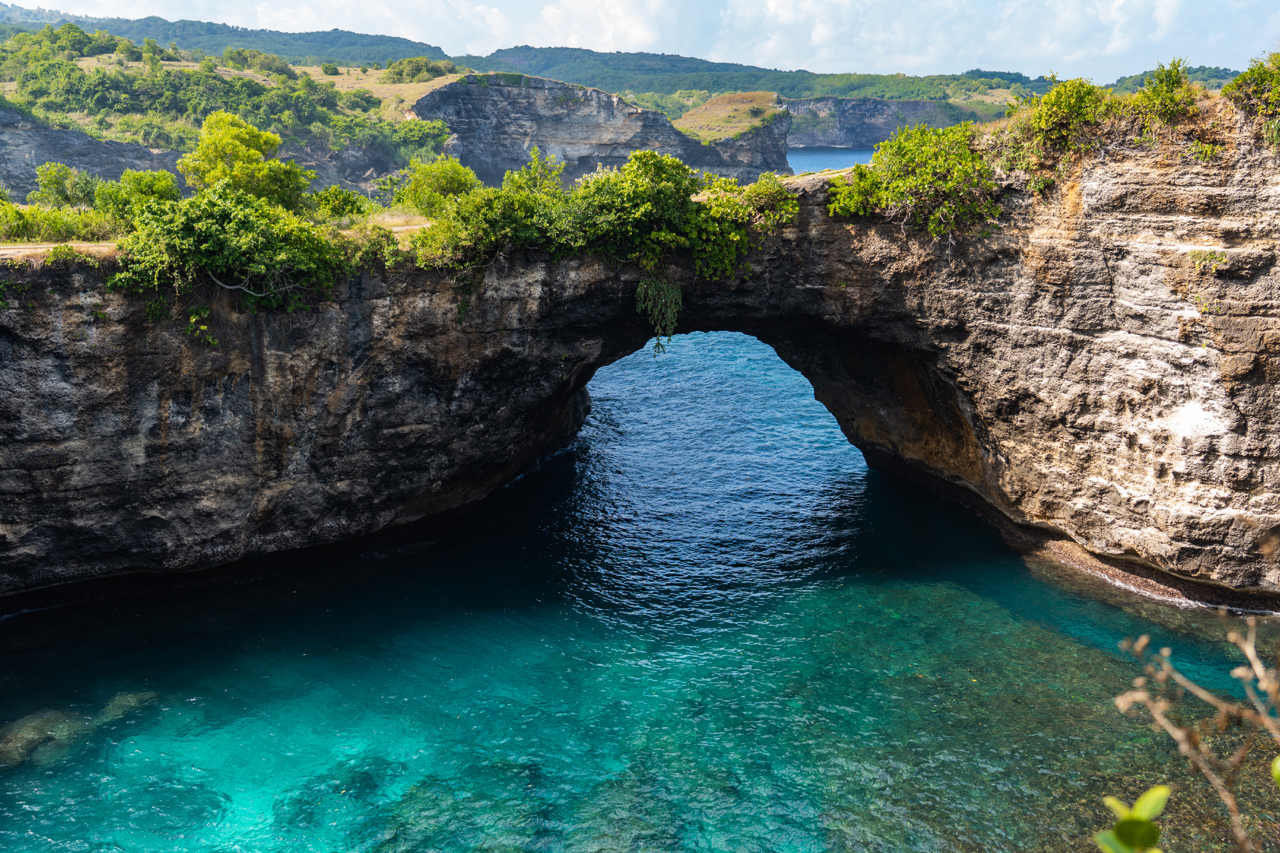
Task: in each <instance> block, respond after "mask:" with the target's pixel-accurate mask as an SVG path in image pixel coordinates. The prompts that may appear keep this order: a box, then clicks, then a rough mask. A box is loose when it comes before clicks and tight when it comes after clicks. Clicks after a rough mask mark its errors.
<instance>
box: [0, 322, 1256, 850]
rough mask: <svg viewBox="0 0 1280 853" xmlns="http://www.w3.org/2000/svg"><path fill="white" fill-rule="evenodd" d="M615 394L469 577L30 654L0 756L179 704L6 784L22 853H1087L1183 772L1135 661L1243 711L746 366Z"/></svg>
mask: <svg viewBox="0 0 1280 853" xmlns="http://www.w3.org/2000/svg"><path fill="white" fill-rule="evenodd" d="M591 389H592V392H593V394H594V398H595V409H594V412H593V414H592V415H591V418H590V420H589V422H588V424H587V426H586V428H585V429H584V430H583V433H582V436H581V438H580V440H579V441H578V442H577V443H575V444H574V445H572V446H571V447H570V448H568V449H567V450H565V451H564V452H562V453H560V454H558V455H555V456H553V457H551V458H549V459H547V460H546V461H545V462H543V463H542V464H541V466H540V467H539V468H538V469H537V470H535V471H533V472H531V473H529V474H527V475H526V476H524V477H523V478H521V479H520V480H518V481H517V482H515V483H513V484H511V485H510V486H509V487H507V488H506V489H504V490H502V492H501V493H500V494H498V495H497V496H496V497H495V498H494V499H493V500H492V501H490V502H489V503H488V504H487V505H486V506H485V507H484V508H483V510H482V512H481V514H480V515H479V516H478V517H476V518H474V519H472V520H471V521H470V522H467V523H466V524H464V525H463V526H462V528H461V529H460V531H459V532H458V533H457V534H456V535H455V536H454V537H453V538H451V539H450V540H448V541H447V542H446V543H445V544H443V545H434V546H419V547H418V548H416V549H409V550H405V551H401V552H399V553H395V554H383V555H368V556H366V557H364V558H361V559H359V560H353V561H351V562H350V565H345V566H343V567H342V568H341V570H340V571H338V572H337V573H336V574H335V573H318V574H316V575H315V576H313V577H308V578H305V579H304V578H294V579H286V580H283V581H281V580H277V581H273V582H271V583H266V584H258V585H246V586H244V587H241V588H239V589H237V590H232V591H231V592H230V593H224V594H222V595H221V596H218V595H211V596H210V597H209V599H208V601H207V602H206V601H205V600H203V599H201V600H197V601H187V602H186V603H185V604H182V605H175V606H174V607H173V608H172V610H170V609H168V608H161V610H162V611H163V612H160V613H151V614H146V613H139V614H135V615H134V616H132V617H129V618H124V617H121V618H119V619H118V620H117V622H118V624H115V625H113V626H111V627H109V628H103V629H99V630H95V631H93V632H90V633H82V634H79V635H69V636H67V637H66V638H62V639H54V640H50V641H48V642H46V643H45V644H44V645H41V646H39V647H36V648H30V649H27V650H23V651H10V652H9V653H7V654H6V655H5V660H4V668H3V671H2V673H0V691H2V693H0V721H7V720H16V719H18V718H20V717H23V716H25V715H28V714H31V713H32V712H35V711H39V710H42V709H56V710H63V711H69V712H74V713H77V714H81V715H94V714H97V713H98V712H99V710H100V709H101V708H102V707H103V706H104V705H105V704H106V703H107V702H108V701H109V700H110V699H111V697H113V696H115V695H116V694H118V693H120V692H127V691H154V692H155V693H156V694H157V695H158V698H157V699H156V701H155V702H153V703H151V704H149V705H146V706H144V707H142V708H141V709H138V710H135V711H133V712H132V713H129V714H127V715H125V716H123V717H121V718H120V719H118V720H114V721H108V722H104V723H102V724H101V725H99V726H98V727H97V728H96V729H95V730H93V731H92V732H89V733H87V734H85V735H83V736H82V737H81V738H80V739H79V740H78V741H77V742H75V743H74V744H73V745H72V747H71V748H70V749H69V750H67V751H66V752H65V753H62V754H57V753H49V754H38V755H37V758H38V760H37V761H33V762H28V763H27V764H24V765H23V766H20V767H17V768H12V769H9V770H0V849H3V850H6V851H42V853H43V852H44V851H131V852H132V851H208V853H215V852H216V853H229V851H243V853H284V851H289V852H290V853H303V852H304V851H314V853H333V851H374V850H376V851H381V852H382V853H385V851H410V850H412V851H476V850H486V851H498V850H503V851H516V850H523V851H606V850H607V851H613V850H617V851H632V850H634V851H639V850H645V851H669V852H670V853H674V851H769V853H780V852H781V851H786V852H787V853H790V851H828V850H833V851H854V850H859V851H861V850H877V851H881V850H882V851H912V850H918V851H943V850H965V851H1006V850H1007V851H1023V850H1030V849H1035V850H1085V849H1089V845H1088V842H1087V841H1086V840H1085V839H1087V835H1088V833H1089V832H1090V831H1092V830H1094V829H1097V828H1098V826H1099V825H1100V823H1101V821H1102V820H1103V819H1104V817H1105V814H1106V812H1105V810H1104V809H1103V808H1102V807H1101V804H1100V802H1099V800H1100V797H1101V796H1102V794H1103V793H1108V792H1123V791H1125V790H1131V789H1133V786H1134V785H1138V783H1139V782H1141V786H1140V787H1145V785H1146V784H1149V783H1150V782H1154V781H1156V780H1158V779H1163V778H1166V777H1167V774H1169V773H1171V772H1173V771H1172V770H1171V768H1173V767H1174V766H1175V765H1177V764H1178V762H1177V760H1176V758H1175V756H1174V755H1173V753H1172V750H1171V747H1170V746H1169V745H1168V744H1165V743H1163V742H1162V741H1161V740H1160V739H1158V738H1156V737H1155V736H1154V735H1153V734H1152V733H1151V732H1150V730H1149V729H1148V728H1146V727H1145V726H1143V725H1142V724H1141V723H1140V722H1139V721H1130V720H1126V718H1124V717H1122V716H1120V715H1119V714H1118V713H1117V712H1116V710H1115V708H1114V706H1113V705H1112V703H1111V701H1110V700H1111V697H1112V696H1114V694H1115V693H1117V692H1119V691H1120V690H1122V689H1124V687H1125V685H1126V683H1127V681H1128V680H1129V679H1130V678H1132V677H1133V675H1134V674H1135V668H1134V666H1133V664H1132V663H1131V662H1129V661H1128V660H1126V659H1125V658H1124V657H1123V656H1122V655H1121V654H1120V653H1119V652H1118V651H1117V650H1116V644H1117V642H1118V641H1119V640H1120V639H1122V638H1124V637H1126V636H1134V635H1136V634H1138V633H1143V632H1148V633H1151V634H1153V635H1154V636H1155V639H1156V642H1157V644H1165V643H1167V644H1168V645H1171V646H1174V647H1175V648H1176V649H1177V654H1178V659H1179V660H1180V661H1181V662H1182V663H1183V664H1184V665H1185V667H1186V668H1187V669H1189V670H1190V671H1191V672H1192V673H1193V674H1195V675H1197V676H1198V677H1200V678H1202V679H1204V680H1206V681H1210V682H1212V683H1215V684H1217V685H1219V686H1223V685H1224V682H1223V680H1222V678H1223V677H1222V675H1221V673H1222V672H1223V671H1224V670H1225V669H1227V668H1228V667H1229V666H1230V665H1231V663H1230V661H1229V659H1228V657H1227V656H1226V652H1225V650H1224V644H1223V643H1222V642H1221V641H1220V640H1218V639H1217V638H1218V637H1219V636H1220V634H1221V631H1220V629H1219V627H1218V626H1217V625H1216V624H1215V623H1214V620H1213V619H1212V618H1211V617H1208V616H1206V615H1204V614H1202V613H1200V612H1197V611H1183V610H1177V609H1174V608H1170V607H1166V606H1164V605H1161V604H1158V603H1154V602H1148V601H1142V600H1136V599H1133V598H1132V597H1130V596H1129V595H1127V594H1124V593H1120V592H1117V591H1115V590H1112V589H1111V588H1109V587H1106V586H1101V585H1099V584H1098V583H1096V582H1094V581H1091V580H1089V579H1085V578H1080V577H1076V576H1073V575H1071V574H1070V573H1065V572H1059V571H1058V570H1055V569H1053V568H1052V567H1047V566H1036V565H1028V564H1027V563H1026V562H1024V561H1023V559H1022V558H1021V557H1019V556H1018V555H1017V554H1016V553H1014V552H1012V551H1010V550H1009V549H1008V548H1007V547H1005V546H1004V544H1003V543H1002V542H1001V540H1000V539H999V538H998V537H997V536H996V534H995V533H994V532H992V531H991V530H989V529H988V528H986V527H985V526H983V525H982V524H981V523H980V522H978V521H977V520H975V518H974V517H973V516H972V515H971V514H969V513H968V512H967V511H965V510H963V509H961V508H959V507H957V506H954V505H952V504H950V503H947V502H945V501H942V500H940V499H937V498H934V497H932V496H930V495H928V494H925V493H922V492H920V491H919V490H916V489H914V488H910V487H907V486H904V485H901V484H899V483H897V482H894V481H892V480H889V479H886V478H884V477H882V476H880V475H878V474H876V473H874V472H872V471H869V470H868V469H867V468H866V466H865V465H864V463H863V461H862V458H861V456H860V455H859V453H858V452H857V451H856V450H855V449H854V448H853V447H851V446H850V445H849V444H848V443H847V442H846V441H845V439H844V438H843V436H842V435H841V433H840V431H839V429H838V428H837V426H836V424H835V422H834V420H833V418H832V417H831V416H830V414H829V413H827V411H826V410H825V409H824V408H823V407H822V406H821V405H820V404H818V403H816V402H815V401H814V400H813V398H812V390H811V388H810V387H809V386H808V383H807V382H806V381H805V380H804V379H803V378H802V377H801V376H799V375H798V374H796V373H794V372H792V371H791V370H790V369H789V368H787V367H786V366H785V365H783V364H782V362H781V361H780V360H779V359H778V358H777V357H776V356H775V355H774V354H773V352H772V350H770V349H769V348H768V347H767V346H765V345H763V344H760V343H758V342H756V341H754V340H753V339H750V338H747V337H744V336H741V335H733V334H727V333H722V334H713V335H702V334H699V335H688V336H683V337H680V338H677V339H676V340H675V341H673V342H672V345H671V346H670V347H669V351H668V353H667V354H665V355H663V356H661V357H658V358H654V357H653V356H652V355H651V354H650V353H648V352H641V353H637V354H636V355H634V356H631V357H630V358H628V359H625V360H623V361H621V362H619V363H617V364H615V365H613V366H611V367H610V368H607V369H605V370H603V371H601V372H600V374H599V375H598V376H597V378H596V379H595V381H593V383H592V385H591ZM228 595H232V596H235V599H236V603H235V604H234V605H229V604H228V603H227V601H228ZM42 618H45V619H46V621H47V620H48V619H52V618H55V617H51V616H46V617H42ZM54 627H55V628H56V624H55V626H54ZM44 630H46V631H48V630H49V626H48V625H47V624H46V625H45V626H44ZM53 633H54V634H55V635H56V634H57V631H56V630H54V631H53ZM1126 784H1128V785H1129V788H1125V785H1126ZM1176 805H1177V795H1175V802H1174V807H1176Z"/></svg>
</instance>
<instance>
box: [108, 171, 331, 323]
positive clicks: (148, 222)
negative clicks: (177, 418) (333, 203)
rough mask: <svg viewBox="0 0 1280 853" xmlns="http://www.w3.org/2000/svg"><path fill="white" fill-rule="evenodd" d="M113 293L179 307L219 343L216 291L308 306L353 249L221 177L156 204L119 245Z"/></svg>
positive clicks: (166, 308)
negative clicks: (213, 314)
mask: <svg viewBox="0 0 1280 853" xmlns="http://www.w3.org/2000/svg"><path fill="white" fill-rule="evenodd" d="M120 265H121V271H120V272H119V273H117V274H115V275H113V276H112V277H111V279H110V281H109V282H108V286H109V287H110V288H111V289H112V290H117V291H122V292H125V293H137V294H140V295H142V296H143V297H145V298H147V299H148V308H147V311H148V315H149V316H150V317H152V319H159V318H160V317H163V316H165V315H167V314H168V313H170V310H176V311H178V312H180V313H181V315H182V316H184V317H188V318H189V326H188V331H189V332H190V333H191V334H193V335H195V336H196V337H197V338H199V339H202V340H204V341H206V342H207V343H213V344H216V343H217V342H216V340H214V339H213V338H212V337H211V336H210V335H209V334H208V330H207V329H203V330H202V329H201V325H202V323H201V322H199V321H201V320H202V319H203V317H204V316H205V315H207V314H208V308H207V307H204V306H203V305H200V304H197V303H203V302H207V299H208V296H209V294H210V293H212V292H214V291H216V290H217V289H222V290H227V291H231V292H234V293H236V294H238V295H239V297H240V303H241V304H242V305H244V306H245V307H247V308H248V309H249V310H251V311H254V310H257V309H259V308H283V309H285V310H287V311H295V310H298V309H303V308H306V307H307V305H308V304H309V302H310V301H311V300H312V299H315V298H321V297H323V296H325V295H327V294H328V293H329V291H330V290H331V289H332V288H333V286H334V284H336V283H337V282H338V281H339V279H340V278H341V277H342V276H344V275H346V274H347V272H348V271H349V268H350V264H349V261H348V253H347V247H346V246H345V245H344V243H343V241H341V240H340V239H336V238H335V236H334V235H332V234H329V233H327V232H325V231H323V230H322V229H321V228H319V227H318V226H315V225H313V224H311V223H309V222H307V221H305V220H303V219H301V218H300V217H298V216H297V215H295V214H293V213H290V212H289V211H286V210H284V209H282V208H280V207H277V206H276V205H274V204H271V203H270V202H269V201H266V200H265V199H261V198H256V197H254V196H252V195H250V194H248V193H246V192H243V191H241V190H238V189H236V188H235V187H234V186H232V185H231V183H230V182H229V181H220V182H219V183H217V184H215V185H214V186H212V187H210V188H209V189H207V190H205V191H204V192H201V193H200V194H198V195H196V196H195V197H194V198H190V199H187V200H185V201H180V202H170V203H168V204H157V205H152V206H150V207H148V208H146V209H144V210H143V211H142V212H141V214H140V216H139V218H138V229H137V231H135V232H134V233H133V234H130V235H129V236H128V237H126V238H125V239H124V240H122V241H121V242H120Z"/></svg>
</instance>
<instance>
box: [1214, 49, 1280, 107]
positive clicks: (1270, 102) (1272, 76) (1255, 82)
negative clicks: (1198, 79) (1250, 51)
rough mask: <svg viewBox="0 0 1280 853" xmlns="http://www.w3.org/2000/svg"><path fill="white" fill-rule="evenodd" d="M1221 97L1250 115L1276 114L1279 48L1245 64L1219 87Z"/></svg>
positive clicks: (1279, 87)
mask: <svg viewBox="0 0 1280 853" xmlns="http://www.w3.org/2000/svg"><path fill="white" fill-rule="evenodd" d="M1222 94H1223V97H1225V98H1227V99H1229V100H1230V101H1231V102H1232V103H1233V104H1235V105H1236V106H1238V107H1239V108H1240V109H1242V110H1244V111H1245V112H1247V113H1249V114H1250V115H1255V116H1262V117H1264V118H1265V117H1271V116H1280V51H1277V52H1276V53H1272V54H1270V55H1268V56H1266V57H1265V58H1262V59H1255V60H1253V61H1252V62H1250V63H1249V69H1248V70H1247V71H1245V72H1244V73H1243V74H1241V75H1240V76H1239V77H1237V78H1236V79H1234V80H1232V81H1231V82H1230V83H1228V84H1227V85H1226V86H1224V87H1223V89H1222Z"/></svg>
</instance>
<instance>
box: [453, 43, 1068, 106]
mask: <svg viewBox="0 0 1280 853" xmlns="http://www.w3.org/2000/svg"><path fill="white" fill-rule="evenodd" d="M456 61H457V62H460V63H463V64H465V65H467V66H468V67H470V68H475V69H477V70H479V71H521V72H524V73H526V74H534V75H537V76H539V77H550V78H552V79H555V80H564V81H565V82H568V83H579V84H581V85H583V86H593V87H595V88H598V89H604V90H605V91H606V92H632V93H634V92H640V93H646V94H645V97H648V96H650V95H652V96H654V97H657V96H661V95H675V94H676V93H678V92H682V91H684V92H690V91H706V92H721V93H724V92H759V91H768V92H777V93H778V94H780V95H782V96H784V97H787V98H816V97H825V96H829V95H831V96H836V97H841V98H894V99H909V100H930V101H945V100H951V99H960V98H964V97H966V96H969V95H972V94H975V93H980V92H986V91H989V90H991V89H1012V90H1015V91H1021V90H1027V91H1032V92H1041V91H1047V90H1048V88H1049V86H1050V85H1051V84H1050V81H1049V80H1047V79H1046V78H1043V77H1041V78H1037V79H1035V80H1032V79H1031V78H1029V77H1026V76H1024V75H1022V74H1014V73H1011V72H992V71H981V70H977V69H975V70H973V71H968V72H965V73H964V74H938V75H931V76H928V77H908V76H905V75H901V74H814V73H811V72H809V71H775V70H773V69H769V68H757V67H754V66H750V65H737V64H734V63H728V62H708V61H707V60H704V59H693V58H690V57H686V56H668V55H665V54H656V53H597V52H595V51H592V50H585V49H582V48H571V47H546V48H538V47H527V46H526V47H513V48H507V49H504V50H499V51H495V52H494V53H492V54H490V55H489V56H487V57H476V56H467V57H458V58H457V59H456Z"/></svg>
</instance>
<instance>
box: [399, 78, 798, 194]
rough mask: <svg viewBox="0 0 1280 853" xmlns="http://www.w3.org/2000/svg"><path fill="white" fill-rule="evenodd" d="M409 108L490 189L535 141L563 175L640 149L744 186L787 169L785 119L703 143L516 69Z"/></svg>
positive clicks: (613, 98)
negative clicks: (441, 126)
mask: <svg viewBox="0 0 1280 853" xmlns="http://www.w3.org/2000/svg"><path fill="white" fill-rule="evenodd" d="M413 109H414V112H415V113H416V114H417V116H418V117H419V118H422V119H427V120H440V121H443V122H444V123H445V124H447V125H448V126H449V129H450V130H451V131H453V134H454V135H453V138H452V139H450V141H449V143H448V145H447V147H446V149H445V151H446V153H448V154H451V155H453V156H455V157H457V158H458V159H459V160H460V161H461V162H462V164H463V165H464V166H467V167H468V168H470V169H472V170H474V171H475V173H476V174H477V175H478V176H479V177H480V179H481V180H483V181H484V182H485V183H487V184H489V185H491V186H498V185H500V184H501V183H502V176H503V175H505V174H506V173H507V172H508V171H512V170H516V169H519V168H520V167H522V166H523V165H524V164H525V163H527V162H528V160H529V150H530V149H531V148H533V147H534V146H535V145H536V146H537V147H538V148H539V150H540V151H541V152H542V154H543V155H544V156H548V157H555V158H556V159H557V160H560V161H561V162H563V163H564V164H565V170H564V174H565V177H566V178H567V179H574V178H580V177H582V176H583V175H585V174H587V173H588V172H592V171H595V168H596V166H597V165H603V166H606V167H607V166H621V165H622V164H624V163H626V162H627V158H628V157H630V156H631V152H632V151H638V150H644V149H648V150H653V151H657V152H658V153H660V154H667V155H670V156H673V157H679V158H680V159H681V160H683V161H684V162H685V163H688V164H689V165H690V166H693V167H695V168H698V169H703V170H705V171H708V172H713V173H715V174H717V175H721V176H724V177H728V178H737V179H739V180H741V181H745V182H750V181H754V180H755V179H756V178H758V177H760V173H761V172H777V173H779V174H782V175H790V174H791V168H790V167H789V166H788V165H787V129H788V128H789V127H790V126H791V124H790V122H791V120H790V117H789V116H786V115H783V116H779V118H778V119H776V120H775V121H774V122H773V123H772V124H769V125H766V126H764V127H761V128H758V129H756V130H753V131H750V132H748V133H744V134H742V136H741V137H739V138H738V139H724V140H721V141H719V142H716V143H714V144H712V145H703V144H702V143H700V142H699V141H698V140H696V139H694V138H692V137H690V136H686V135H685V134H683V133H681V132H680V131H678V130H676V128H675V127H674V126H672V124H671V122H670V121H668V120H667V117H666V116H664V115H663V114H662V113H660V112H657V111H655V110H642V109H640V108H639V107H634V106H632V105H631V104H629V103H627V102H626V101H624V100H623V99H622V98H620V97H618V96H617V95H610V94H609V93H608V92H602V91H600V90H599V89H588V88H586V87H584V86H575V85H572V84H570V83H561V82H558V81H556V80H547V79H545V78H543V77H528V76H524V75H520V74H471V75H467V76H466V77H463V78H462V79H461V80H458V81H457V82H454V83H450V84H448V85H446V86H441V87H440V88H439V89H435V90H433V91H431V92H428V93H427V94H426V95H425V96H423V98H422V99H421V100H420V101H418V103H417V104H415V105H414V108H413Z"/></svg>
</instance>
